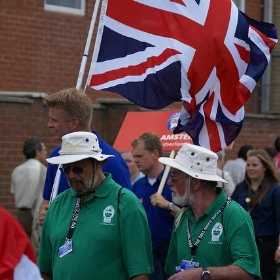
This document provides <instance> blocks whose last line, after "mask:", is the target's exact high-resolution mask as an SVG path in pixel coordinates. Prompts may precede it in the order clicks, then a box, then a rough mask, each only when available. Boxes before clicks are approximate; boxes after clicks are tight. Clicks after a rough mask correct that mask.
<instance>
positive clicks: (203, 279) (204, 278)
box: [201, 267, 211, 280]
mask: <svg viewBox="0 0 280 280" xmlns="http://www.w3.org/2000/svg"><path fill="white" fill-rule="evenodd" d="M209 279H211V274H210V271H209V270H208V268H207V267H202V272H201V280H209Z"/></svg>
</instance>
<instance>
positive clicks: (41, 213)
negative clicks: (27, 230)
mask: <svg viewBox="0 0 280 280" xmlns="http://www.w3.org/2000/svg"><path fill="white" fill-rule="evenodd" d="M49 206H50V204H49V201H48V200H45V199H43V200H42V202H41V205H40V208H39V220H38V223H39V225H43V223H44V219H45V217H46V214H47V211H48V209H49Z"/></svg>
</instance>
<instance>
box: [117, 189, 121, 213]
mask: <svg viewBox="0 0 280 280" xmlns="http://www.w3.org/2000/svg"><path fill="white" fill-rule="evenodd" d="M121 192H122V187H121V188H120V189H119V191H118V212H119V213H120V207H119V205H120V198H121Z"/></svg>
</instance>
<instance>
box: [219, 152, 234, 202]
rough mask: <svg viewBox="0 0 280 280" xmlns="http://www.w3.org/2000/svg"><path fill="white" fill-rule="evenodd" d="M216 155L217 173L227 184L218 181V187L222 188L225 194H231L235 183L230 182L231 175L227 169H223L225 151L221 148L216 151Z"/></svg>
mask: <svg viewBox="0 0 280 280" xmlns="http://www.w3.org/2000/svg"><path fill="white" fill-rule="evenodd" d="M216 154H217V156H218V160H217V175H218V176H220V177H221V178H223V179H224V180H226V181H227V184H225V183H223V182H218V187H219V188H222V189H224V191H225V193H226V195H227V196H229V197H230V196H231V194H232V193H233V191H234V188H235V185H234V184H233V182H232V179H231V176H230V174H229V173H228V172H227V171H224V170H223V167H224V164H225V151H224V150H222V151H220V152H218V153H216Z"/></svg>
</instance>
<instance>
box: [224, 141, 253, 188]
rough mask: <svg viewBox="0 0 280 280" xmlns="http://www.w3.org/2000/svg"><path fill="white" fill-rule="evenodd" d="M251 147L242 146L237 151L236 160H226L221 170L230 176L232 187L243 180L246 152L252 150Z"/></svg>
mask: <svg viewBox="0 0 280 280" xmlns="http://www.w3.org/2000/svg"><path fill="white" fill-rule="evenodd" d="M252 149H253V146H251V145H244V146H242V147H241V148H240V149H239V151H238V155H237V158H236V159H232V160H227V161H226V163H225V165H224V168H223V170H224V171H226V172H228V173H229V174H230V176H231V179H232V182H233V185H234V187H235V186H236V185H237V184H238V183H240V182H241V181H243V180H244V177H245V171H246V160H247V152H248V151H249V150H252Z"/></svg>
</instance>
